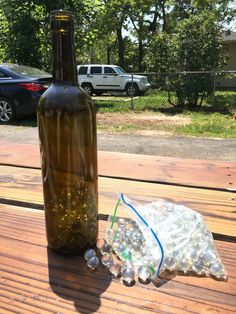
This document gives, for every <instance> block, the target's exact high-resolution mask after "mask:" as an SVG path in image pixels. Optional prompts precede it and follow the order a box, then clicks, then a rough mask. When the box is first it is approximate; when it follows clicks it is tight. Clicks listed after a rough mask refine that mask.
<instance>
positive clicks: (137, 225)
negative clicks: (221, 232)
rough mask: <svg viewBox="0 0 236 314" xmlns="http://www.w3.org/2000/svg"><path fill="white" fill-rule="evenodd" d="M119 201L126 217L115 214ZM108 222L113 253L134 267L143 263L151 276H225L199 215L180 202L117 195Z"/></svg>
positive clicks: (108, 234)
mask: <svg viewBox="0 0 236 314" xmlns="http://www.w3.org/2000/svg"><path fill="white" fill-rule="evenodd" d="M120 203H122V205H123V207H124V209H125V210H126V212H127V214H128V216H129V218H128V219H124V218H119V217H118V214H119V205H120ZM109 222H110V228H109V229H108V230H107V237H108V242H109V244H110V245H111V246H112V248H113V250H114V252H115V253H116V255H117V256H118V257H119V258H120V259H121V260H122V261H123V262H129V263H131V264H132V266H133V267H134V269H135V270H137V269H138V268H139V267H141V266H145V267H146V266H147V267H148V268H149V269H150V270H151V272H152V279H155V278H156V277H159V276H160V274H161V273H163V272H164V271H176V272H181V273H183V274H188V275H197V276H212V277H214V278H216V279H219V280H226V279H227V273H226V270H225V268H224V265H223V263H222V262H221V259H220V257H219V255H218V253H217V250H216V247H215V245H214V240H213V237H212V234H211V232H210V231H209V230H208V228H207V225H206V224H205V222H204V218H203V216H202V215H201V214H199V213H197V212H196V211H194V210H192V209H190V208H188V207H186V206H184V205H178V204H175V203H172V202H167V201H165V200H158V201H155V202H152V203H147V204H137V203H136V202H133V201H131V200H130V199H128V197H126V196H125V195H124V194H121V195H120V198H119V200H118V202H117V206H116V209H115V212H114V214H113V215H112V216H110V217H109Z"/></svg>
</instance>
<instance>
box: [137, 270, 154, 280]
mask: <svg viewBox="0 0 236 314" xmlns="http://www.w3.org/2000/svg"><path fill="white" fill-rule="evenodd" d="M151 277H152V273H151V270H150V268H149V267H147V266H141V267H139V269H138V278H139V279H140V280H141V281H143V282H147V281H150V280H151Z"/></svg>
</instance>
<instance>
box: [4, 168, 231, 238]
mask: <svg viewBox="0 0 236 314" xmlns="http://www.w3.org/2000/svg"><path fill="white" fill-rule="evenodd" d="M120 192H123V193H125V194H127V196H129V197H130V198H131V199H133V200H137V201H144V202H150V201H153V200H156V199H157V198H163V199H166V200H169V201H173V202H176V203H181V204H184V205H186V206H189V207H191V208H192V209H195V210H197V211H198V212H200V213H202V214H203V215H204V217H205V219H206V221H207V224H208V226H209V228H210V230H211V231H212V232H214V233H218V234H222V235H228V236H236V224H235V220H236V211H235V205H236V195H235V194H234V193H232V192H223V191H214V190H207V189H199V188H197V189H195V188H186V187H180V186H168V185H163V184H153V183H145V182H137V181H128V180H122V179H110V178H102V177H100V178H99V212H100V213H101V214H107V215H110V214H112V212H113V209H114V206H115V203H116V201H117V194H116V193H120ZM1 198H2V199H5V200H9V201H10V202H12V200H14V201H20V202H26V203H34V204H41V205H42V204H43V196H42V183H41V172H40V170H38V169H27V171H25V169H23V168H15V167H9V166H0V199H1ZM120 215H123V216H126V215H127V214H126V212H124V211H122V209H121V211H120Z"/></svg>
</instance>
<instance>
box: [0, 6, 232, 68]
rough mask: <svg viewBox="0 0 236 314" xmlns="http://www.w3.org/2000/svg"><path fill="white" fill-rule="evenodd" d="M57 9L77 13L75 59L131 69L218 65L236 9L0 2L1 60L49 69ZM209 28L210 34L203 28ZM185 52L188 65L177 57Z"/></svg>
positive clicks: (80, 61)
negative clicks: (224, 33)
mask: <svg viewBox="0 0 236 314" xmlns="http://www.w3.org/2000/svg"><path fill="white" fill-rule="evenodd" d="M55 9H68V10H71V11H72V12H73V13H74V15H75V18H76V56H77V61H78V63H85V62H87V63H92V62H93V63H95V62H96V63H115V64H119V65H121V66H122V67H124V68H126V69H127V70H128V69H129V67H132V69H133V70H135V71H143V70H158V71H170V70H173V71H174V70H179V69H182V70H183V69H184V68H186V67H188V68H189V69H190V68H191V69H192V70H196V69H197V70H200V69H203V68H204V69H206V68H216V67H218V66H220V64H221V61H220V60H221V56H220V55H219V51H220V50H219V49H218V48H219V45H220V39H221V33H222V31H223V30H227V27H228V25H229V22H230V21H232V20H233V19H234V18H235V11H236V8H235V5H234V1H232V0H201V1H200V0H178V1H177V0H64V1H62V0H55V1H50V0H22V1H17V0H0V26H1V33H0V39H1V47H0V62H18V63H21V64H26V65H31V66H36V67H40V68H43V69H47V70H49V69H50V66H51V44H50V30H49V26H48V25H49V14H50V11H51V10H55ZM202 16H204V18H202ZM197 21H199V23H200V24H198V26H197V27H193V28H192V26H193V23H197ZM191 23H192V24H191ZM194 25H195V24H194ZM211 25H213V26H212V27H213V29H212V28H211ZM209 27H210V29H211V30H212V31H213V33H211V32H210V31H208V32H207V31H205V30H206V28H208V29H209ZM199 47H201V49H199ZM195 52H196V53H195ZM189 54H191V58H189V59H188V60H189V61H188V66H187V65H186V64H185V63H184V62H185V61H184V60H183V59H181V58H180V57H179V56H180V55H184V56H185V57H186V58H187V55H189ZM186 58H185V59H186ZM201 58H202V59H204V60H205V64H204V65H203V64H202V63H201V62H200V61H199V60H200V59H201ZM181 62H182V63H181ZM206 64H208V65H209V66H208V67H207V66H206Z"/></svg>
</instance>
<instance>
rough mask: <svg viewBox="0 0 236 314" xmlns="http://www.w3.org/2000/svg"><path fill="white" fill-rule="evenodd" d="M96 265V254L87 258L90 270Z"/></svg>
mask: <svg viewBox="0 0 236 314" xmlns="http://www.w3.org/2000/svg"><path fill="white" fill-rule="evenodd" d="M98 265H99V259H98V257H97V256H93V257H91V258H90V259H88V260H87V266H88V267H89V268H90V269H92V270H94V269H96V268H97V267H98Z"/></svg>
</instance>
